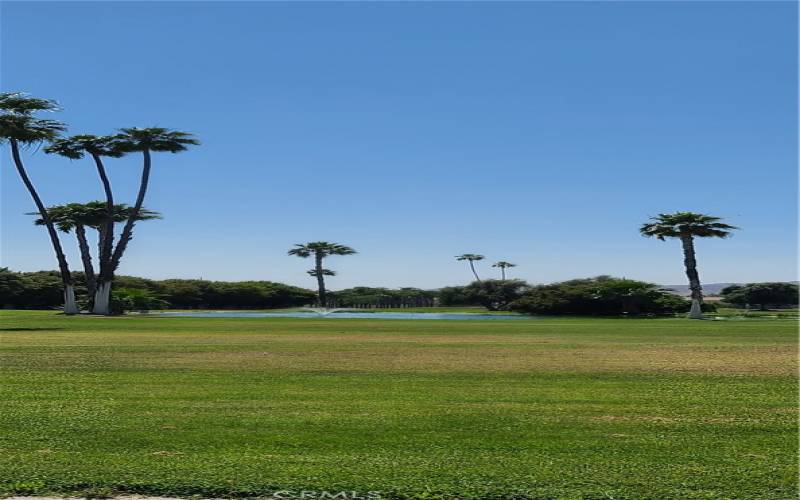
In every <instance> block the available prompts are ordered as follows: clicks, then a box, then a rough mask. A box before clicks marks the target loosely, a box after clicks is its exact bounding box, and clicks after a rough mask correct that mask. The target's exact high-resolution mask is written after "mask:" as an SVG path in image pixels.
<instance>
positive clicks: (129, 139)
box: [93, 127, 200, 314]
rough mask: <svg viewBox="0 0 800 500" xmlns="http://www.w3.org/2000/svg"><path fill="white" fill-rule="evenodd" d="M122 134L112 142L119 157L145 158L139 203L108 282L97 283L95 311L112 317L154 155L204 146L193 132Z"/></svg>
mask: <svg viewBox="0 0 800 500" xmlns="http://www.w3.org/2000/svg"><path fill="white" fill-rule="evenodd" d="M120 131H121V134H119V135H116V136H114V138H113V141H111V144H110V145H109V149H110V150H111V151H113V152H114V153H116V154H125V153H132V152H136V151H138V152H141V153H142V159H143V163H142V177H141V181H140V182H139V192H138V194H137V196H136V202H135V203H134V205H133V208H132V209H131V212H130V216H129V217H128V219H127V221H126V222H125V225H124V226H123V228H122V233H121V234H120V237H119V241H117V244H116V247H115V248H114V250H113V252H111V257H110V261H109V262H108V266H107V269H106V270H105V271H106V272H105V276H104V277H103V279H104V281H103V282H100V283H98V284H97V293H96V296H95V302H94V309H93V312H95V313H96V314H109V312H110V309H109V299H110V296H111V283H112V281H113V279H114V271H116V269H117V267H119V263H120V260H121V259H122V256H123V254H124V253H125V250H126V249H127V248H128V243H129V242H130V240H131V237H132V235H133V226H134V225H135V224H136V221H137V220H139V219H138V217H139V211H140V210H141V209H142V204H143V203H144V198H145V195H146V194H147V186H148V184H149V182H150V169H151V165H152V161H151V157H150V153H152V152H168V153H180V152H181V151H186V150H187V149H188V146H195V145H198V144H200V142H199V141H197V139H195V138H194V137H192V135H191V134H189V133H186V132H179V131H176V130H169V129H166V128H161V127H151V128H123V129H120Z"/></svg>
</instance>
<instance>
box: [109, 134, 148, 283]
mask: <svg viewBox="0 0 800 500" xmlns="http://www.w3.org/2000/svg"><path fill="white" fill-rule="evenodd" d="M142 155H143V164H142V179H141V181H140V182H139V194H138V195H137V196H136V203H135V204H134V205H133V208H132V209H131V215H130V217H128V220H127V221H125V226H124V227H123V228H122V235H121V236H120V237H119V242H117V247H116V248H115V249H114V254H113V255H112V256H111V267H110V269H109V271H110V272H111V273H113V272H114V271H115V270H116V269H117V267H118V266H119V261H120V259H121V258H122V254H124V253H125V249H126V248H127V247H128V242H129V241H130V240H131V236H132V233H133V226H134V225H135V224H136V219H137V218H138V217H139V211H140V210H141V209H142V205H143V204H144V196H145V194H147V184H148V183H149V182H150V150H149V149H144V150H142Z"/></svg>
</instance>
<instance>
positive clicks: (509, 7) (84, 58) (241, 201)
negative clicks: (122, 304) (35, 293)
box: [0, 2, 798, 288]
mask: <svg viewBox="0 0 800 500" xmlns="http://www.w3.org/2000/svg"><path fill="white" fill-rule="evenodd" d="M796 23H797V6H796V4H795V3H792V2H784V3H778V2H749V3H748V2H731V3H725V2H706V3H703V2H663V3H656V2H613V3H600V2H597V3H577V2H564V3H540V2H530V3H449V2H448V3H291V4H287V3H254V2H253V3H231V2H226V3H205V2H204V3H189V2H179V3H165V2H164V3H162V2H136V3H114V2H108V3H97V2H94V3H68V2H62V3H40V2H27V3H23V2H3V3H2V54H1V55H2V68H1V69H2V80H1V82H0V83H1V84H2V88H3V89H5V90H24V91H27V92H30V93H33V94H35V95H38V96H44V97H50V98H54V99H57V100H58V101H59V103H60V104H61V106H62V107H63V108H64V111H63V112H62V113H60V114H59V115H58V117H59V118H60V119H62V120H64V121H66V122H68V123H69V124H70V132H71V133H98V134H102V133H108V132H111V131H113V130H114V129H115V128H116V127H122V126H150V125H160V126H167V127H173V128H178V129H181V130H188V131H191V132H194V133H196V134H197V135H198V136H199V138H200V139H201V140H202V141H203V146H202V147H199V148H196V149H195V150H192V151H191V152H188V153H184V154H181V155H168V154H164V155H159V156H157V157H156V158H155V164H154V174H153V178H152V184H151V189H150V192H149V195H148V199H147V202H146V205H147V206H148V207H149V208H151V209H154V210H159V211H161V212H163V213H164V214H165V219H164V220H163V221H157V222H148V223H145V224H141V225H140V226H139V228H138V231H137V233H136V238H135V240H134V242H133V243H132V246H131V247H130V253H129V255H127V256H126V259H125V261H124V262H123V264H122V266H121V269H120V271H121V272H122V273H126V274H134V275H140V276H147V277H152V278H166V277H199V276H202V277H204V278H207V279H231V280H237V279H271V280H277V281H284V282H290V283H295V284H301V285H305V286H309V287H310V286H312V280H311V278H309V277H308V276H306V275H305V270H306V269H308V268H309V267H310V262H308V261H301V260H300V259H297V258H295V257H288V256H286V250H287V249H288V248H289V247H290V246H291V245H292V244H293V243H297V242H305V241H309V240H329V241H336V242H341V243H344V244H348V245H351V246H353V247H355V248H356V249H358V250H359V252H360V254H359V255H357V256H351V257H339V258H332V259H331V261H330V263H329V267H331V268H333V269H336V270H337V271H339V273H340V275H339V276H337V277H335V278H332V279H331V280H330V284H331V286H332V288H342V287H347V286H351V285H381V286H420V287H437V286H443V285H451V284H458V283H464V282H467V281H469V278H470V276H469V274H468V270H467V267H466V265H465V264H464V263H462V262H456V261H455V259H454V258H453V257H454V256H455V255H456V254H460V253H464V252H473V253H482V254H485V255H486V256H487V259H488V261H485V262H483V263H481V264H486V265H483V266H481V267H480V269H481V271H482V273H483V274H484V275H489V274H490V273H492V272H493V271H494V270H492V269H491V268H489V266H488V263H489V262H491V261H494V260H501V259H502V260H508V261H511V262H515V263H517V264H518V265H519V267H517V268H515V269H513V272H512V276H515V277H521V278H525V279H528V280H530V281H532V282H550V281H554V280H561V279H568V278H574V277H584V276H592V275H597V274H614V275H624V276H627V277H632V278H639V279H645V280H651V281H654V282H659V283H670V284H672V283H683V282H684V281H685V277H684V275H683V268H682V256H681V251H680V245H679V243H678V242H675V241H671V242H666V243H662V242H659V241H657V240H648V239H645V238H642V237H640V236H639V235H638V232H637V229H638V226H639V225H640V224H641V223H642V222H643V221H644V220H645V219H646V218H647V217H648V216H650V215H654V214H656V213H658V212H668V211H676V210H692V211H699V212H706V213H710V214H715V215H719V216H723V217H725V218H726V219H727V220H729V222H731V223H733V224H735V225H738V226H741V227H742V230H741V231H740V232H739V233H737V234H736V236H735V237H733V238H732V239H730V240H725V241H705V240H704V241H701V242H699V243H698V245H697V250H698V257H699V264H700V273H701V278H702V279H703V280H704V281H706V282H723V281H724V282H727V281H756V280H789V279H796V273H797V266H796V260H795V251H796V241H797V230H796V224H797V212H796V202H797V173H796V167H797V164H796V163H797V132H798V130H797V107H798V102H797V95H796V88H797V83H798V82H797V49H796V42H797V27H796ZM30 153H32V154H28V155H26V158H27V161H28V167H29V170H30V173H31V176H32V177H33V178H34V180H35V181H36V183H37V184H38V185H39V187H40V189H41V193H42V195H43V197H44V198H45V201H46V202H47V203H48V204H56V203H62V202H68V201H87V200H89V199H98V198H100V197H101V196H102V191H101V189H100V185H99V182H98V181H97V179H96V175H95V172H94V170H93V168H92V166H91V164H90V163H89V162H88V161H77V162H72V163H70V162H69V161H68V160H65V159H62V158H51V157H48V156H45V155H44V154H42V153H41V152H30ZM2 154H3V156H2V167H3V168H2V169H0V170H1V171H2V247H1V248H2V265H3V266H8V267H11V268H13V269H17V270H37V269H43V268H45V269H53V268H55V267H56V266H55V262H54V258H53V256H52V254H51V250H50V247H49V244H48V241H47V238H46V235H45V233H44V231H43V230H42V229H41V228H35V227H33V226H32V224H31V221H30V218H29V217H26V216H25V215H23V213H24V212H28V211H31V210H32V209H33V206H32V203H31V201H30V199H29V197H28V195H27V193H26V192H25V191H24V190H23V188H22V186H21V184H20V182H19V180H18V178H17V177H16V173H15V172H14V171H13V169H12V166H11V164H10V162H9V160H8V152H7V150H5V149H4V150H3V151H2ZM139 168H140V167H139V159H138V158H130V159H126V160H122V161H112V162H111V163H110V165H109V169H110V171H111V175H112V181H113V183H114V186H115V188H116V191H117V192H118V198H119V199H120V200H122V201H128V202H129V203H130V202H132V200H133V197H134V194H135V188H136V186H137V182H138V175H139ZM67 245H68V246H69V248H70V251H71V260H72V263H73V267H75V268H78V267H79V260H78V259H77V256H76V255H75V254H76V253H75V252H74V251H72V247H73V246H74V245H73V243H72V241H71V240H70V241H69V243H68V244H67Z"/></svg>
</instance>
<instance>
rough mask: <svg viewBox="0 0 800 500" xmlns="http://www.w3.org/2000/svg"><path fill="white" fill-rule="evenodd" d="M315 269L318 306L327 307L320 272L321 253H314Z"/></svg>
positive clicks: (322, 278) (323, 277)
mask: <svg viewBox="0 0 800 500" xmlns="http://www.w3.org/2000/svg"><path fill="white" fill-rule="evenodd" d="M314 260H315V261H316V262H315V264H316V265H315V267H314V268H315V269H316V271H317V287H318V288H319V306H320V307H327V305H328V301H327V298H326V296H325V276H324V275H323V274H322V255H319V254H315V255H314Z"/></svg>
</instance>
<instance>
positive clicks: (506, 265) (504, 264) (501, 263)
mask: <svg viewBox="0 0 800 500" xmlns="http://www.w3.org/2000/svg"><path fill="white" fill-rule="evenodd" d="M492 267H499V268H500V275H501V276H502V278H501V279H502V280H503V281H505V280H506V269H508V268H509V267H517V265H516V264H512V263H511V262H506V261H504V260H501V261H499V262H495V263H494V264H492Z"/></svg>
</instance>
